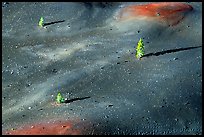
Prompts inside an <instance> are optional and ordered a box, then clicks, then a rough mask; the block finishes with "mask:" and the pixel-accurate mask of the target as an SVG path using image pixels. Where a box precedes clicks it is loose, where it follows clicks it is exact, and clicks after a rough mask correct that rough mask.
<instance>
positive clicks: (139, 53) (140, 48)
mask: <svg viewBox="0 0 204 137" xmlns="http://www.w3.org/2000/svg"><path fill="white" fill-rule="evenodd" d="M135 56H136V58H137V59H141V58H142V57H143V56H144V43H143V40H142V39H141V38H140V40H139V42H138V44H137V47H136V55H135Z"/></svg>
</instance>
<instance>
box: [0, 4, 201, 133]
mask: <svg viewBox="0 0 204 137" xmlns="http://www.w3.org/2000/svg"><path fill="white" fill-rule="evenodd" d="M128 4H132V3H115V4H110V5H100V4H89V3H86V4H84V3H9V4H8V5H7V7H2V12H3V13H2V16H3V17H2V40H3V41H2V130H7V129H11V128H18V127H19V126H22V125H24V124H29V123H33V122H38V121H39V122H40V121H42V120H47V121H50V120H51V119H52V120H53V119H60V118H61V119H74V118H80V119H81V121H83V122H84V121H85V122H88V123H90V125H92V126H91V127H89V128H87V129H86V127H84V128H85V131H86V132H84V134H201V133H202V106H201V101H202V96H201V93H202V86H201V85H202V72H201V69H202V67H201V65H202V59H201V58H202V47H201V46H202V38H201V36H202V31H201V28H202V22H201V20H202V16H201V15H202V9H201V7H202V4H201V3H190V4H191V5H192V6H193V8H194V10H193V11H192V12H191V13H189V14H188V15H186V17H185V18H184V19H183V20H182V22H180V23H179V24H178V25H176V26H173V27H168V26H162V25H161V24H158V23H157V22H154V21H152V22H151V21H143V20H139V21H138V20H136V21H132V22H124V23H120V22H117V21H116V20H115V18H114V16H115V14H116V13H117V12H118V11H119V10H120V8H121V7H123V6H125V5H128ZM135 4H138V3H135ZM41 16H42V17H44V20H45V23H49V22H55V21H63V20H64V22H60V23H55V24H51V25H47V26H46V27H45V28H39V27H38V26H37V25H38V21H39V19H40V17H41ZM139 38H144V39H143V40H144V44H145V53H146V55H147V56H146V57H144V58H142V59H141V60H137V59H136V58H135V46H136V44H137V42H138V40H139ZM191 47H196V48H191ZM186 48H187V49H186ZM179 49H180V50H179ZM169 50H170V51H169ZM168 51H169V52H168ZM58 91H60V92H61V93H62V95H63V96H64V97H66V98H68V99H74V98H84V97H89V98H85V99H78V100H77V99H76V100H75V101H73V102H72V101H71V102H70V103H66V104H62V105H61V106H53V105H52V103H53V102H54V101H55V97H56V95H57V92H58ZM81 126H82V127H83V123H82V125H81Z"/></svg>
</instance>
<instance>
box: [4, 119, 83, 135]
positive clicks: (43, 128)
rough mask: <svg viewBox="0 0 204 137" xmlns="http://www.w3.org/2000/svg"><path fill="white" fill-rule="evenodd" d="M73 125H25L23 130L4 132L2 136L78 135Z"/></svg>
mask: <svg viewBox="0 0 204 137" xmlns="http://www.w3.org/2000/svg"><path fill="white" fill-rule="evenodd" d="M73 125H74V124H73V123H72V122H70V121H66V122H59V121H58V122H50V123H39V124H32V125H26V126H24V127H23V128H19V129H15V130H9V131H5V132H3V133H2V134H9V135H80V134H82V133H81V131H80V130H79V129H76V128H74V127H73Z"/></svg>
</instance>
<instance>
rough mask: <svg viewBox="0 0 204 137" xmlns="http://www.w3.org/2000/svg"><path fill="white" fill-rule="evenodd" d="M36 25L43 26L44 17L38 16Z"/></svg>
mask: <svg viewBox="0 0 204 137" xmlns="http://www.w3.org/2000/svg"><path fill="white" fill-rule="evenodd" d="M38 25H39V26H40V27H43V25H44V19H43V17H41V18H40V21H39V23H38Z"/></svg>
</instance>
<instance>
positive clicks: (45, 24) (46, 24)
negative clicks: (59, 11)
mask: <svg viewBox="0 0 204 137" xmlns="http://www.w3.org/2000/svg"><path fill="white" fill-rule="evenodd" d="M61 22H65V20H60V21H54V22H49V23H44V24H43V26H48V25H52V24H56V23H61Z"/></svg>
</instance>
